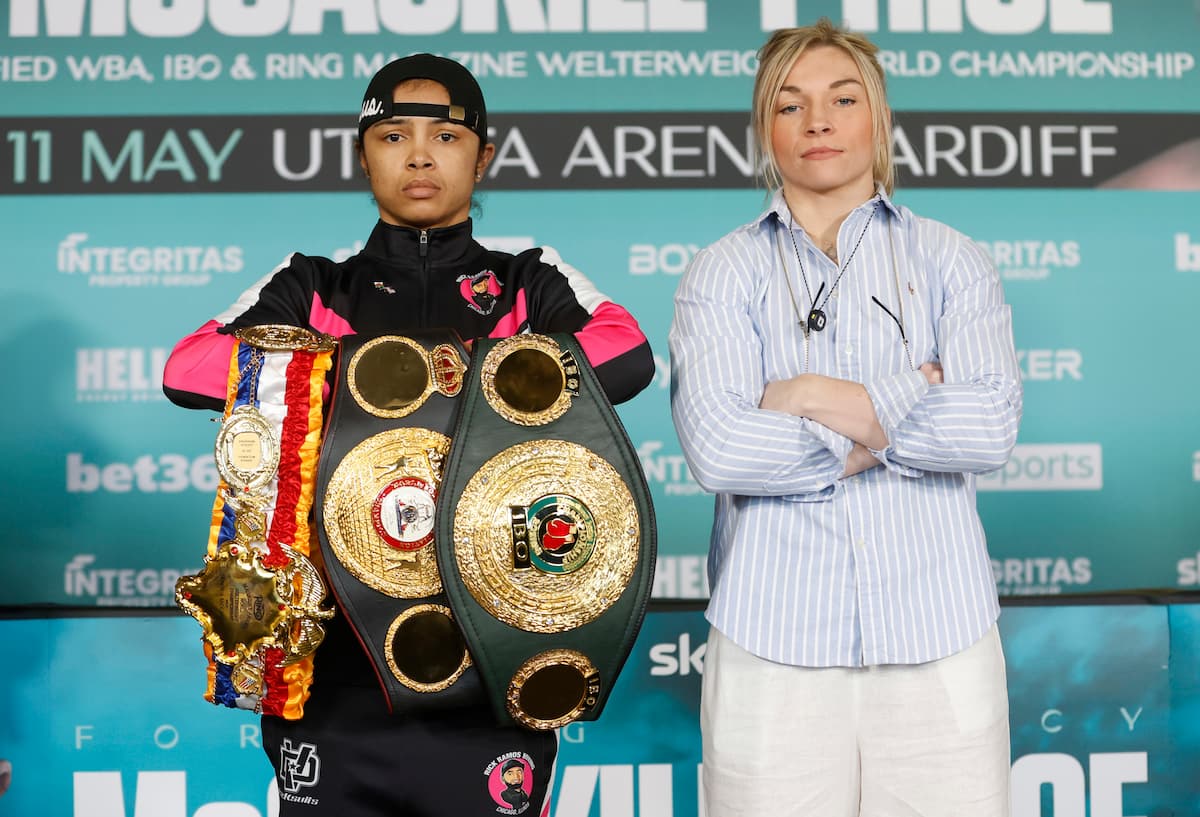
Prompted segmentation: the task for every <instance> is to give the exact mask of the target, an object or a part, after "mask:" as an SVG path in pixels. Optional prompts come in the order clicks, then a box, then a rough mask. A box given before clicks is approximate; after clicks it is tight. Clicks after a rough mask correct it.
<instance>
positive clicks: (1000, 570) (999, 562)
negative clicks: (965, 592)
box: [992, 556, 1092, 596]
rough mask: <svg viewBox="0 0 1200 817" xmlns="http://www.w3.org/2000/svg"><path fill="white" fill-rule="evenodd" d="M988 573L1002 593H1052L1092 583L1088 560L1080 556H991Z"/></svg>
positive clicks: (1017, 594)
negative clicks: (1010, 557)
mask: <svg viewBox="0 0 1200 817" xmlns="http://www.w3.org/2000/svg"><path fill="white" fill-rule="evenodd" d="M992 576H993V577H994V578H995V580H996V589H997V590H998V591H999V592H1000V595H1002V596H1053V595H1058V594H1059V593H1062V592H1064V591H1065V592H1080V591H1081V590H1083V589H1084V588H1085V587H1087V585H1089V584H1091V583H1092V560H1091V559H1088V558H1086V557H1084V556H1077V557H1074V558H1068V557H1065V556H1035V557H1032V558H1028V559H992Z"/></svg>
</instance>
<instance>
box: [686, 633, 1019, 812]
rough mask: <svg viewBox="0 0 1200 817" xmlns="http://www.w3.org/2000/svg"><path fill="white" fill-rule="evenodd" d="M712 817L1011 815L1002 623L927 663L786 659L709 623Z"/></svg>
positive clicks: (706, 712)
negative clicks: (826, 663) (750, 647)
mask: <svg viewBox="0 0 1200 817" xmlns="http://www.w3.org/2000/svg"><path fill="white" fill-rule="evenodd" d="M700 729H701V733H702V736H703V741H704V769H703V781H704V786H703V791H704V800H705V804H704V811H705V813H706V814H707V817H737V816H738V815H747V817H749V816H750V815H753V817H767V815H770V817H1009V768H1010V766H1009V738H1008V684H1007V681H1006V678H1005V667H1004V653H1003V651H1002V649H1001V646H1000V635H999V632H998V631H997V629H996V628H995V627H993V628H992V630H991V631H990V632H989V633H988V634H987V635H985V636H984V637H983V638H982V639H980V640H979V641H978V642H976V643H975V644H973V645H972V646H970V647H968V648H967V649H965V650H963V651H962V652H960V653H957V654H955V655H952V656H949V657H948V658H943V659H941V660H939V661H932V662H930V663H927V664H915V665H888V666H879V667H862V668H843V667H832V668H827V669H826V668H808V667H793V666H788V665H786V664H776V663H774V662H772V661H767V660H764V659H762V658H759V657H757V656H755V655H752V654H751V653H749V652H747V651H745V650H743V649H742V648H741V647H739V646H738V645H736V644H734V643H733V642H732V641H730V640H729V639H728V638H726V637H725V636H724V635H722V634H721V633H720V632H718V631H717V630H716V628H712V629H711V630H710V631H709V636H708V649H707V652H706V654H705V657H704V688H703V694H702V696H701V706H700Z"/></svg>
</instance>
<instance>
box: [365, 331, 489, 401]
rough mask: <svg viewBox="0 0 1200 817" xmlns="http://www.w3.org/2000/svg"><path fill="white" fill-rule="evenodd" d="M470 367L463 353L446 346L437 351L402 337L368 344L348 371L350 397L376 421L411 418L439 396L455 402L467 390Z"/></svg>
mask: <svg viewBox="0 0 1200 817" xmlns="http://www.w3.org/2000/svg"><path fill="white" fill-rule="evenodd" d="M465 372H466V364H464V363H463V361H462V358H461V357H460V356H459V354H458V350H457V349H455V348H454V347H453V346H450V345H449V344H440V345H438V346H436V347H434V349H433V350H432V351H426V349H425V347H423V346H421V344H419V343H417V342H416V341H414V340H410V339H409V338H406V337H402V336H400V335H384V336H383V337H378V338H374V339H373V340H369V341H367V342H366V343H364V344H363V345H362V346H361V347H359V349H358V351H356V352H355V353H354V357H352V358H351V359H350V363H349V365H347V367H346V383H347V385H348V386H349V388H350V394H352V395H353V396H354V400H355V402H357V403H358V405H359V406H361V407H362V409H363V411H365V412H367V413H369V414H373V415H375V416H376V417H383V418H387V419H396V418H399V417H407V416H408V415H409V414H412V413H413V412H414V411H416V410H417V409H419V408H420V407H421V406H422V405H424V404H425V400H426V399H427V398H428V397H429V395H431V394H433V393H434V392H435V391H436V392H439V393H441V394H444V395H446V396H447V397H453V396H455V395H456V394H458V392H459V391H460V390H461V389H462V382H463V374H464V373H465Z"/></svg>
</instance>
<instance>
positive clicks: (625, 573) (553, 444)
mask: <svg viewBox="0 0 1200 817" xmlns="http://www.w3.org/2000/svg"><path fill="white" fill-rule="evenodd" d="M459 401H460V405H459V407H458V412H459V415H458V417H459V419H458V422H457V423H456V425H455V429H454V442H453V443H452V444H451V449H450V456H449V460H448V462H447V464H446V469H445V472H444V476H443V478H442V486H441V491H442V494H441V498H440V500H439V503H438V510H437V528H436V535H435V548H436V550H437V556H438V564H439V566H440V567H441V575H442V579H443V581H444V583H445V589H446V594H447V596H448V597H449V600H450V606H451V608H452V609H453V610H454V612H455V615H456V617H457V620H458V623H459V626H460V627H461V628H462V630H463V633H464V634H465V636H466V638H467V641H468V643H469V645H470V650H471V653H472V655H473V657H474V659H475V663H476V666H477V667H478V669H479V673H480V675H481V677H482V678H483V681H484V685H485V687H486V688H487V693H488V696H489V698H490V699H491V701H492V704H493V707H494V708H495V709H496V711H497V713H498V714H499V715H500V717H501V719H502V720H509V719H512V720H516V721H517V722H519V723H521V724H523V725H525V726H528V727H530V728H535V729H554V728H557V727H559V726H563V725H565V724H567V723H570V722H572V721H575V720H593V719H595V718H596V717H597V716H598V715H599V714H600V711H601V709H602V708H603V706H604V702H605V701H606V699H607V697H608V694H609V692H610V691H611V690H612V686H613V683H614V682H615V681H616V678H617V674H618V673H619V672H620V669H621V667H622V665H623V664H624V662H625V659H626V658H627V657H628V655H629V651H630V650H631V649H632V647H633V642H634V639H635V637H636V635H637V631H638V629H639V627H640V625H641V621H642V617H643V615H644V612H645V607H646V603H647V601H648V599H649V596H650V589H651V583H652V580H653V567H654V556H655V543H656V537H655V528H654V513H653V508H652V506H651V503H650V495H649V491H648V490H647V488H646V483H645V478H644V476H643V474H642V471H641V467H640V464H639V462H638V459H637V455H636V453H635V451H634V449H633V446H632V444H631V443H630V442H629V438H628V436H627V435H626V434H625V430H624V428H623V427H622V426H621V423H620V420H619V419H618V417H617V415H616V412H615V411H614V410H613V408H612V406H611V404H610V403H609V402H608V399H607V398H606V396H605V394H604V392H603V391H602V390H601V387H600V384H599V382H598V381H597V380H596V376H595V374H594V372H593V371H592V370H591V368H590V366H589V365H588V363H587V360H586V359H585V358H584V356H583V352H582V350H581V349H580V347H579V345H578V342H577V341H576V340H575V338H574V337H573V336H571V335H554V336H544V335H518V336H515V337H512V338H508V339H505V340H501V341H495V340H480V341H479V342H478V344H477V346H476V348H475V350H474V362H473V365H472V368H471V370H470V371H469V372H468V376H467V382H466V385H465V387H464V390H463V394H462V396H461V397H460V398H459Z"/></svg>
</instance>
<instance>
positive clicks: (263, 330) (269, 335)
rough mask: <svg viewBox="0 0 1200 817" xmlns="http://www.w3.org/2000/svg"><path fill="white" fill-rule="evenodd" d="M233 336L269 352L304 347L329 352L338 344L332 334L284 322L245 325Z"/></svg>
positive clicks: (295, 349)
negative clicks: (319, 332) (311, 330)
mask: <svg viewBox="0 0 1200 817" xmlns="http://www.w3.org/2000/svg"><path fill="white" fill-rule="evenodd" d="M233 336H234V337H235V338H237V339H238V340H240V341H242V342H243V343H248V344H250V345H251V346H255V347H257V348H259V349H264V350H266V351H268V352H296V351H300V350H302V349H304V350H308V351H312V352H328V351H330V350H332V349H333V348H334V347H335V346H337V339H336V338H334V337H333V336H332V335H325V334H318V333H316V332H310V331H309V330H307V329H305V328H303V327H301V326H289V325H287V324H282V323H267V324H261V325H259V326H244V327H242V328H241V329H238V330H236V331H235V332H234V333H233Z"/></svg>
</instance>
